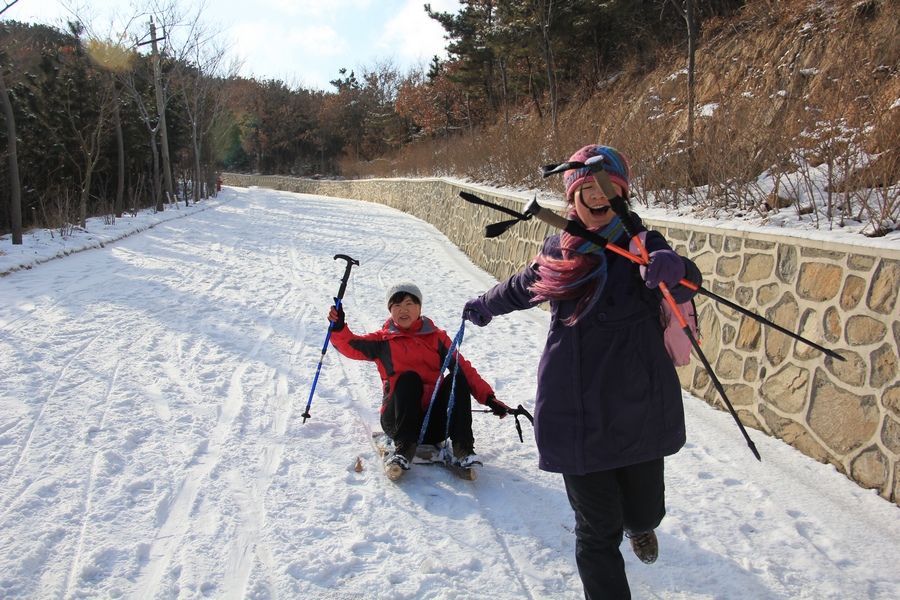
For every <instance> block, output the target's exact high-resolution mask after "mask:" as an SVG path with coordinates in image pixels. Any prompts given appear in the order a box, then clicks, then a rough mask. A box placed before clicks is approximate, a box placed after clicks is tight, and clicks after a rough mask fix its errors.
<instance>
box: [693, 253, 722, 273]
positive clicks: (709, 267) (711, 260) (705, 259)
mask: <svg viewBox="0 0 900 600" xmlns="http://www.w3.org/2000/svg"><path fill="white" fill-rule="evenodd" d="M692 260H693V261H694V264H695V265H697V268H698V269H700V272H701V273H702V274H703V276H704V277H706V276H709V275H712V274H713V269H715V267H716V255H715V254H713V253H712V252H703V253H701V254H698V255H697V256H695V257H694V258H693V259H692Z"/></svg>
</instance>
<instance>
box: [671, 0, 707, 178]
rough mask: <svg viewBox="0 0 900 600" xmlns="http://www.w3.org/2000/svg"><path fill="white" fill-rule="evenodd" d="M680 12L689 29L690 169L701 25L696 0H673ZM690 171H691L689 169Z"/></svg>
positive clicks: (688, 133) (688, 100) (692, 150)
mask: <svg viewBox="0 0 900 600" xmlns="http://www.w3.org/2000/svg"><path fill="white" fill-rule="evenodd" d="M671 2H672V5H673V6H674V7H675V10H677V11H678V14H680V15H681V16H682V18H683V19H684V21H685V24H686V25H687V30H688V73H687V109H688V123H687V140H686V144H687V155H688V169H689V170H692V166H691V159H692V157H693V153H694V64H695V63H694V61H695V55H696V53H697V36H698V34H699V30H700V26H699V23H698V19H697V11H696V10H695V6H694V0H671ZM689 172H690V171H689Z"/></svg>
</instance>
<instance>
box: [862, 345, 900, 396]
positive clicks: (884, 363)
mask: <svg viewBox="0 0 900 600" xmlns="http://www.w3.org/2000/svg"><path fill="white" fill-rule="evenodd" d="M869 360H870V364H871V365H872V372H871V375H870V378H869V385H871V386H872V387H873V388H875V389H879V388H882V387H884V386H886V385H887V384H889V383H891V382H892V381H894V379H896V377H897V354H896V353H895V352H894V348H893V347H892V346H891V345H890V344H882V345H881V346H880V347H879V348H878V349H877V350H874V351H873V352H872V354H871V355H870V356H869Z"/></svg>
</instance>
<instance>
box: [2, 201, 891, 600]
mask: <svg viewBox="0 0 900 600" xmlns="http://www.w3.org/2000/svg"><path fill="white" fill-rule="evenodd" d="M639 212H640V211H639ZM88 231H90V234H89V235H88V234H85V233H84V232H75V233H74V234H73V235H71V236H67V237H66V238H65V239H61V238H60V236H59V235H58V233H57V234H56V235H55V236H53V237H51V236H50V235H49V233H48V232H35V233H28V234H26V236H25V244H24V246H20V247H13V246H11V245H9V243H8V238H6V239H5V240H3V242H2V243H3V245H2V247H0V249H2V250H3V252H4V255H3V256H0V272H4V273H6V272H9V271H13V270H14V272H12V273H10V274H7V275H6V276H5V277H2V278H0V369H2V373H3V377H2V378H0V481H2V482H3V485H2V488H0V549H2V550H0V552H2V554H0V596H2V597H4V598H13V597H16V598H82V597H103V598H107V597H109V598H119V597H129V598H131V597H133V598H201V597H209V598H394V599H404V598H409V599H412V598H466V599H469V598H479V599H480V598H510V599H512V598H562V599H576V598H580V597H581V586H580V581H579V578H578V575H577V570H576V568H575V563H574V535H573V533H572V529H573V525H574V523H573V521H574V519H573V515H572V511H571V509H570V508H569V506H568V503H567V500H566V495H565V491H564V488H563V484H562V479H561V477H560V476H559V475H556V474H552V473H545V472H542V471H540V470H538V469H537V453H536V450H535V447H534V441H533V438H532V437H530V434H531V428H530V426H529V425H528V424H527V423H524V424H523V430H524V432H525V434H526V435H525V443H520V442H519V439H518V436H517V435H516V432H515V426H514V422H513V419H512V418H511V417H510V418H507V419H504V420H502V421H501V420H498V419H497V418H496V417H494V416H492V415H487V414H475V415H474V417H473V418H474V421H475V434H476V449H477V450H478V452H479V454H480V455H481V456H482V458H483V459H484V461H485V466H484V467H482V468H481V469H480V471H479V478H478V480H477V481H474V482H467V481H462V480H458V479H455V478H453V477H451V476H450V474H449V473H448V472H447V471H446V470H444V469H442V468H441V467H438V466H416V467H414V469H413V470H412V471H410V472H409V473H407V475H406V477H405V478H404V479H403V480H402V481H400V482H399V483H392V482H390V481H388V480H387V479H386V478H385V477H384V475H383V474H382V473H381V469H380V467H379V465H378V462H377V458H376V455H375V451H374V448H373V446H372V444H371V443H370V441H369V438H370V435H371V431H372V430H373V428H377V408H378V403H379V385H378V378H377V374H376V371H375V368H374V366H372V365H370V364H367V363H361V362H354V361H351V360H348V359H345V358H343V357H341V356H340V355H339V354H338V353H337V352H336V351H334V350H333V349H331V350H329V351H328V352H327V353H326V354H325V355H324V357H323V356H322V346H323V343H324V338H325V334H326V328H327V324H326V320H325V314H326V312H327V307H328V305H329V304H330V303H331V301H332V296H333V295H334V294H335V293H336V292H337V288H338V286H339V283H340V277H341V275H342V274H343V271H344V267H345V263H344V261H342V260H334V259H333V257H334V255H335V254H338V253H342V254H348V255H350V256H352V257H353V258H355V259H357V260H359V261H360V265H359V266H357V267H355V268H354V269H353V271H352V274H351V277H350V282H349V285H348V287H347V292H346V296H345V298H344V305H345V307H346V310H347V319H348V323H349V324H350V326H351V327H352V328H353V329H354V331H357V332H360V333H361V332H365V331H371V330H374V329H376V328H378V327H380V325H381V323H382V322H383V320H384V319H385V318H386V317H387V310H386V307H385V306H384V304H385V302H384V292H385V289H386V288H387V287H388V286H389V285H390V284H391V283H393V282H395V281H397V280H399V279H401V278H402V279H412V280H414V281H416V282H417V283H418V285H419V286H420V288H421V289H422V290H423V294H424V295H425V298H424V312H425V314H427V315H428V316H430V317H432V318H433V319H435V321H436V322H437V323H438V324H439V325H440V326H442V327H444V328H445V329H447V331H448V332H449V333H450V334H451V335H453V334H454V333H455V332H456V330H457V329H458V328H459V324H460V319H459V314H460V312H461V308H462V305H463V303H464V301H465V300H467V299H468V298H470V297H473V296H475V295H476V294H478V293H480V292H482V291H484V290H485V289H487V288H488V287H489V286H491V285H492V284H494V283H495V280H494V278H493V277H492V276H490V275H489V274H487V273H485V272H483V271H482V270H480V269H479V268H477V267H476V266H475V265H474V264H473V263H472V262H471V261H470V260H469V259H468V258H467V257H466V256H465V255H464V254H463V253H462V252H461V251H460V250H458V249H457V248H456V247H455V246H453V245H452V244H451V243H450V242H449V241H448V240H447V238H446V237H445V236H444V235H443V234H441V233H440V232H438V231H437V230H436V229H435V228H434V227H432V226H430V225H428V224H426V223H424V222H422V221H419V220H417V219H415V218H413V217H410V216H408V215H405V214H403V213H400V212H398V211H396V210H393V209H390V208H388V207H384V206H381V205H377V204H369V203H365V202H357V201H352V200H341V199H334V198H324V197H318V196H307V195H301V194H292V193H288V192H278V191H272V190H263V189H256V188H250V189H238V188H226V189H225V190H223V192H222V193H221V194H220V195H219V197H218V198H217V199H215V200H210V201H204V202H202V203H201V204H199V205H197V206H193V207H190V208H184V207H181V208H180V209H178V210H175V209H173V208H171V207H170V209H169V210H167V211H165V212H163V213H156V214H154V213H152V212H151V213H143V214H139V215H137V216H136V217H129V218H122V219H119V220H118V221H117V222H116V223H115V224H114V225H107V224H104V223H103V222H102V221H91V222H90V223H89V225H88ZM134 231H140V233H137V234H136V235H127V234H129V233H131V232H134ZM119 238H121V239H119ZM114 240H118V241H114ZM101 245H102V247H101ZM90 246H97V248H96V249H90V250H86V251H83V252H77V253H71V252H72V251H74V250H77V249H83V248H88V247H90ZM56 256H64V257H65V258H64V259H62V260H50V259H51V258H52V257H56ZM16 269H18V270H16ZM547 326H548V315H547V313H545V312H543V311H541V310H539V309H534V310H531V311H527V312H521V313H516V314H513V315H508V316H504V317H498V318H496V319H495V320H494V322H492V323H491V325H490V326H488V327H486V328H484V329H478V328H475V327H471V326H470V327H468V328H467V329H466V330H465V339H464V340H463V345H462V350H463V354H465V355H466V356H467V358H469V359H470V360H471V361H472V362H473V364H474V365H475V366H476V368H478V370H479V372H481V373H482V375H484V376H485V378H486V379H487V380H488V381H489V382H491V383H492V384H493V385H494V387H495V389H496V390H497V393H498V396H499V397H500V398H501V399H502V400H504V401H505V402H507V403H508V404H512V405H517V404H520V403H521V404H523V405H524V406H525V407H527V408H529V409H531V408H533V400H534V389H535V381H534V378H535V370H536V366H537V361H538V356H539V354H540V351H541V348H542V346H543V342H544V338H545V336H546V330H547ZM320 359H321V360H322V363H323V367H322V371H321V375H320V378H319V381H318V385H317V388H316V390H315V394H314V396H313V397H312V404H311V407H310V414H311V418H310V419H309V420H308V421H307V422H306V423H303V419H302V418H301V416H300V415H301V414H302V413H303V411H304V408H305V406H306V403H307V401H308V400H309V398H310V389H311V386H312V380H313V376H314V373H315V370H316V366H317V364H318V362H319V360H320ZM685 409H686V412H687V422H688V444H687V446H686V447H685V448H684V449H683V450H682V451H681V452H679V453H678V454H676V455H675V456H673V457H671V458H670V459H668V460H667V463H666V465H667V472H666V478H667V481H666V484H667V491H668V494H667V496H668V516H667V517H666V519H665V520H664V521H663V523H662V525H661V526H660V528H659V530H658V534H659V541H660V558H659V560H658V561H657V563H656V564H654V565H651V566H647V565H643V564H641V563H640V562H639V561H638V560H637V558H636V557H635V556H634V555H633V554H632V553H631V551H630V549H629V548H628V547H627V542H625V544H624V545H623V555H624V557H625V561H626V568H627V571H628V576H629V579H630V582H631V587H632V590H633V593H634V597H635V598H638V599H641V598H660V599H663V598H664V599H701V598H704V599H705V598H716V599H732V598H735V599H737V598H740V599H746V598H750V599H769V598H809V599H822V598H833V599H857V598H859V599H869V600H871V599H889V598H897V597H898V592H897V590H898V589H900V570H898V569H897V556H900V508H898V507H897V506H896V505H894V504H892V503H890V502H887V501H885V500H884V499H882V498H880V497H879V496H877V495H876V494H875V493H873V492H872V491H869V490H864V489H862V488H860V487H859V486H857V485H856V484H854V483H853V482H851V481H850V480H848V479H847V478H846V477H844V476H843V475H841V474H840V473H838V472H837V471H836V470H835V469H834V468H833V467H831V466H827V465H823V464H820V463H818V462H816V461H814V460H812V459H810V458H808V457H806V456H804V455H802V454H800V453H799V452H797V451H796V450H794V449H793V448H791V447H790V446H788V445H786V444H784V443H782V442H780V441H778V440H776V439H773V438H768V437H766V436H765V435H763V434H762V433H760V432H758V431H754V430H750V435H751V437H752V438H753V440H754V442H755V444H756V446H757V448H758V449H759V451H760V453H761V455H762V462H757V461H756V460H755V459H754V458H753V457H752V455H751V453H750V451H749V449H748V448H747V446H746V444H745V442H744V440H743V438H742V437H741V435H740V432H739V431H738V429H737V427H736V426H735V424H734V422H733V421H732V420H731V417H730V415H728V414H727V413H723V412H719V411H716V410H715V409H713V408H711V407H709V406H708V405H706V404H705V403H703V402H702V401H700V400H698V399H697V398H695V397H693V396H691V395H688V394H685ZM357 458H359V460H360V462H361V465H362V470H361V471H359V472H357V471H356V470H355V469H354V466H355V465H356V463H357Z"/></svg>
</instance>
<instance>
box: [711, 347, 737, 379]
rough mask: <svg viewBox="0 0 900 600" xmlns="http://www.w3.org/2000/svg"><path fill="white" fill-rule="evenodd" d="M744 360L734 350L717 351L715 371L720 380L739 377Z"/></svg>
mask: <svg viewBox="0 0 900 600" xmlns="http://www.w3.org/2000/svg"><path fill="white" fill-rule="evenodd" d="M743 366H744V360H743V359H742V358H741V355H740V354H738V353H737V352H735V351H734V350H727V349H726V350H723V351H722V352H720V353H719V359H718V360H717V361H716V366H715V371H716V375H718V377H719V379H720V380H728V379H740V377H741V373H742V372H743Z"/></svg>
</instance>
